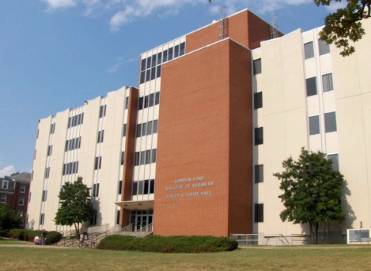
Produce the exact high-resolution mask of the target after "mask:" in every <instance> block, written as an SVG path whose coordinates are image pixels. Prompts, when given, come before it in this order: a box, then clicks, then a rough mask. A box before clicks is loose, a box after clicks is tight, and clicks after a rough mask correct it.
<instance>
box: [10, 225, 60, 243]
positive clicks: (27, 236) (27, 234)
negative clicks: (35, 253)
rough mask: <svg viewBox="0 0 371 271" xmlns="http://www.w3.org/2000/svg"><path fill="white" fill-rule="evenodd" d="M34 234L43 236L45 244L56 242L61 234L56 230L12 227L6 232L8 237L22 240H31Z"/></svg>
mask: <svg viewBox="0 0 371 271" xmlns="http://www.w3.org/2000/svg"><path fill="white" fill-rule="evenodd" d="M35 236H39V237H44V238H45V244H46V245H52V244H55V243H58V242H59V241H60V240H61V239H62V234H61V233H59V232H57V231H39V230H28V229H13V230H10V231H9V232H8V237H10V238H13V239H18V240H22V241H29V242H33V240H34V238H35Z"/></svg>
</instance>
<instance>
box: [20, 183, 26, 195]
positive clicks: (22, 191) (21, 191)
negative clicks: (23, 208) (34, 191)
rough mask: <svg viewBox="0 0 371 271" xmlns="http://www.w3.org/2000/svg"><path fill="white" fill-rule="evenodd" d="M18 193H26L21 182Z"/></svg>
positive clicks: (24, 186)
mask: <svg viewBox="0 0 371 271" xmlns="http://www.w3.org/2000/svg"><path fill="white" fill-rule="evenodd" d="M19 193H22V194H24V193H26V185H25V184H21V185H20V186H19Z"/></svg>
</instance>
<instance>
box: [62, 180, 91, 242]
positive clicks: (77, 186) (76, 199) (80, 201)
mask: <svg viewBox="0 0 371 271" xmlns="http://www.w3.org/2000/svg"><path fill="white" fill-rule="evenodd" d="M59 201H60V207H59V209H58V211H57V214H56V217H55V222H56V223H57V224H58V225H67V226H72V225H73V226H74V227H75V230H76V234H77V235H78V234H79V233H80V225H81V224H82V223H84V222H87V221H89V220H90V219H91V218H92V216H93V212H94V209H93V206H92V202H91V198H90V195H89V189H88V187H87V186H86V185H85V184H83V183H82V178H78V179H77V181H76V182H74V183H69V182H67V183H65V184H64V185H63V187H62V189H61V191H60V193H59Z"/></svg>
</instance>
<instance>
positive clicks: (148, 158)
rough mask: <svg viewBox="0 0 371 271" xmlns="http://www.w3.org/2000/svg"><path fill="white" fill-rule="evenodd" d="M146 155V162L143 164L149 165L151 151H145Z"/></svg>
mask: <svg viewBox="0 0 371 271" xmlns="http://www.w3.org/2000/svg"><path fill="white" fill-rule="evenodd" d="M145 153H146V161H145V164H150V163H151V150H147V151H145Z"/></svg>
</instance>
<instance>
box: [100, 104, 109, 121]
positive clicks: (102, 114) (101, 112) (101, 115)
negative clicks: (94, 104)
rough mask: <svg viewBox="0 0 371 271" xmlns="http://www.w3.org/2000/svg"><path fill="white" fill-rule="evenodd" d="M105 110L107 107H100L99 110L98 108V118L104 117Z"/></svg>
mask: <svg viewBox="0 0 371 271" xmlns="http://www.w3.org/2000/svg"><path fill="white" fill-rule="evenodd" d="M106 109H107V106H106V105H101V106H100V108H99V117H100V118H103V117H105V116H106Z"/></svg>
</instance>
